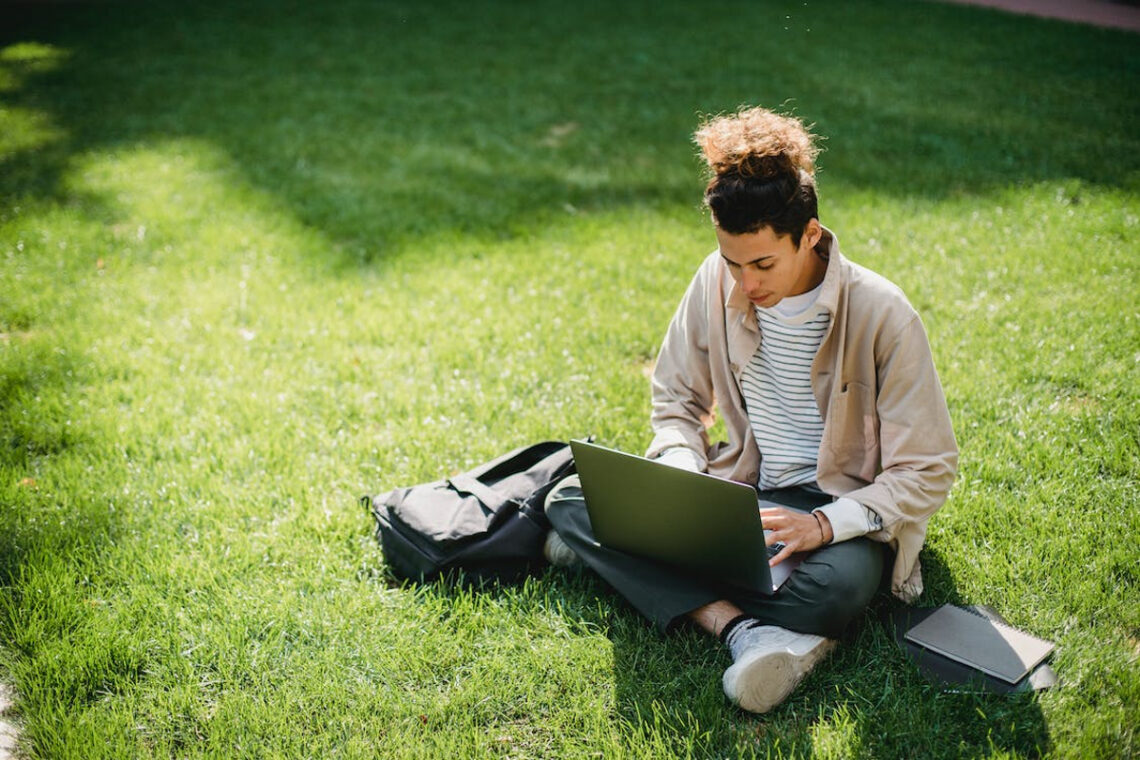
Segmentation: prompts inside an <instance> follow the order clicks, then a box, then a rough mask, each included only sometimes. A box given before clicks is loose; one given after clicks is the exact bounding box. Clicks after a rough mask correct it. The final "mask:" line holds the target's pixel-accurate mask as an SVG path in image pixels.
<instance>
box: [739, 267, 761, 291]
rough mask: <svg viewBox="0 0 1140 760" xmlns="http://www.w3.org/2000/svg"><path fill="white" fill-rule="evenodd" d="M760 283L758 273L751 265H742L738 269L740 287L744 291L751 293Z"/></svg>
mask: <svg viewBox="0 0 1140 760" xmlns="http://www.w3.org/2000/svg"><path fill="white" fill-rule="evenodd" d="M759 285H760V275H759V273H758V272H756V271H755V269H754V268H753V267H743V268H742V269H741V270H740V288H741V290H743V291H744V292H745V293H751V292H752V291H753V290H755V289H756V288H757V287H758V286H759Z"/></svg>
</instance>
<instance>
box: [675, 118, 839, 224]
mask: <svg viewBox="0 0 1140 760" xmlns="http://www.w3.org/2000/svg"><path fill="white" fill-rule="evenodd" d="M693 139H694V140H695V141H696V143H697V145H698V146H699V147H700V149H701V155H702V156H703V157H704V159H705V161H706V162H707V163H708V165H709V168H710V169H711V170H712V174H713V176H712V178H711V179H710V180H709V184H708V187H707V188H706V189H705V205H707V206H708V207H709V209H710V210H711V211H712V215H713V220H714V221H715V222H716V224H717V226H718V227H720V228H721V229H722V230H724V231H725V232H727V233H729V234H730V235H742V234H744V233H746V232H756V231H757V230H759V229H760V228H761V227H770V228H772V231H773V232H775V233H776V234H777V235H791V237H792V242H793V243H794V244H795V245H797V246H798V245H799V244H800V238H801V237H803V234H804V228H805V227H806V226H807V223H808V222H809V221H810V220H811V219H814V218H818V216H819V201H818V198H817V197H816V192H815V176H814V171H815V157H816V155H818V153H819V150H818V148H816V146H815V139H814V137H813V135H812V134H811V132H809V131H808V128H807V127H805V126H804V124H803V123H802V122H801V121H800V120H799V119H796V118H794V117H791V116H783V115H781V114H778V113H775V112H773V111H769V110H767V109H765V108H745V109H741V110H740V111H738V112H737V113H735V114H732V115H728V116H716V117H713V118H711V119H709V120H707V121H706V122H705V123H704V124H702V125H701V127H700V129H698V130H697V131H696V133H695V134H694V135H693Z"/></svg>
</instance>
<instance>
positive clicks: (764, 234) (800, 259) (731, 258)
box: [716, 219, 827, 308]
mask: <svg viewBox="0 0 1140 760" xmlns="http://www.w3.org/2000/svg"><path fill="white" fill-rule="evenodd" d="M821 234H822V228H821V227H820V225H819V222H818V221H816V220H815V219H812V220H811V221H810V222H808V225H807V228H805V229H804V234H803V235H802V236H801V237H800V244H799V245H798V246H796V245H794V244H793V243H792V237H791V235H777V234H776V233H775V232H773V231H772V228H771V227H761V228H760V229H759V230H757V231H756V232H746V233H744V234H742V235H731V234H729V233H727V232H725V231H724V230H722V229H720V227H717V228H716V239H717V242H719V243H720V255H721V257H723V258H724V261H725V263H726V264H727V265H728V271H729V272H731V273H732V276H733V277H734V278H735V279H736V282H737V283H738V284H739V285H740V289H741V290H743V291H744V294H745V295H746V296H748V300H750V301H752V303H754V304H756V305H757V306H763V307H765V308H771V307H773V306H775V305H776V304H778V303H779V302H780V301H782V300H784V299H785V298H787V297H788V296H797V295H800V294H801V293H806V292H807V291H809V290H811V289H812V288H814V287H815V286H816V285H818V284H819V283H820V282H822V281H823V272H824V271H825V270H826V269H827V265H826V263H825V262H824V261H823V259H821V258H820V257H819V256H816V255H815V253H814V252H813V251H812V248H813V247H814V246H815V244H816V243H817V242H819V238H820V235H821Z"/></svg>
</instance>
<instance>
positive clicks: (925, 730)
mask: <svg viewBox="0 0 1140 760" xmlns="http://www.w3.org/2000/svg"><path fill="white" fill-rule="evenodd" d="M922 560H923V567H924V574H925V578H926V581H927V586H928V589H930V591H929V594H928V596H926V597H924V599H923V600H922V602H921V604H922V605H923V606H936V604H942V603H955V604H965V603H967V602H966V601H965V600H962V599H961V598H960V597H959V596H958V594H957V593H956V591H955V590H954V584H953V580H952V578H951V576H950V574H949V571H948V568H947V566H946V564H945V563H944V562H943V560H942V558H941V557H940V556H939V554H938V552H937V551H934V550H931V549H930V548H929V547H928V548H927V549H925V550H924V551H923V555H922ZM537 580H538V581H539V585H541V586H542V587H544V591H543V593H544V594H545V598H542V597H539V596H536V595H534V594H530V595H529V597H528V595H527V594H525V593H524V594H518V593H517V592H516V591H514V590H511V589H512V587H508V586H499V585H497V584H494V583H491V584H486V585H483V586H478V587H475V588H477V589H478V590H477V591H476V593H483V594H490V595H492V596H497V597H502V598H506V597H510V600H511V601H512V602H513V603H517V602H518V601H519V599H520V598H530V599H531V602H532V603H533V604H537V605H541V606H545V607H549V606H550V605H551V604H552V602H551V599H557V600H558V602H557V609H558V611H559V612H560V613H561V614H562V615H563V616H564V617H566V619H567V622H568V623H569V624H570V628H571V629H572V630H593V631H600V632H602V633H603V634H604V635H605V636H606V638H607V639H609V641H610V642H611V644H612V648H613V650H612V651H613V682H614V695H615V705H614V707H615V717H616V718H617V719H618V721H619V727H620V731H621V734H622V740H623V742H625V743H627V745H628V746H638V747H643V748H644V747H651V748H653V749H654V751H661V752H665V753H667V754H670V755H675V756H712V755H715V756H721V755H732V756H738V755H741V754H747V753H756V754H759V755H766V754H768V752H769V751H775V750H778V751H779V752H780V753H781V755H780V756H794V757H801V756H802V757H808V756H811V755H813V754H815V753H816V752H823V753H827V754H829V755H830V756H835V755H837V754H838V755H839V756H844V755H847V754H850V753H852V752H856V753H858V754H859V755H860V756H871V757H916V756H922V757H932V758H933V757H960V756H962V755H963V754H964V753H966V754H972V755H990V754H995V753H1010V754H1013V755H1016V756H1023V757H1035V756H1040V755H1043V754H1045V753H1047V752H1048V751H1049V750H1050V747H1051V741H1050V737H1049V731H1048V726H1047V724H1046V722H1045V718H1044V716H1043V714H1042V712H1041V709H1040V706H1039V704H1038V702H1037V699H1036V696H1035V695H1034V694H1033V693H1028V694H1013V695H994V694H982V693H954V692H953V691H952V690H951V689H950V688H949V687H943V686H942V685H940V684H935V683H932V682H930V681H928V680H927V679H926V678H925V677H924V676H923V675H922V674H921V673H920V672H919V670H918V668H917V666H916V665H915V663H914V662H913V661H912V660H910V658H909V657H908V656H907V655H906V653H905V652H904V651H903V649H902V648H901V647H900V646H899V645H898V644H897V642H896V641H895V639H894V635H893V631H892V629H891V625H890V623H889V622H888V621H887V619H886V616H887V613H889V611H890V610H892V609H897V608H899V607H900V606H902V605H901V603H899V602H896V601H894V600H893V599H891V598H889V597H888V596H887V595H885V594H884V595H880V597H879V598H877V599H876V601H875V603H874V604H873V605H872V607H871V609H869V610H868V611H867V612H866V613H865V614H864V616H863V617H862V619H861V620H859V621H858V622H857V623H856V624H855V625H854V626H853V627H852V629H851V630H849V631H848V632H847V633H846V634H845V635H844V637H843V640H842V641H841V644H840V647H839V648H838V649H837V650H836V652H835V653H834V654H833V655H832V656H831V657H830V658H829V659H828V660H827V661H825V662H824V663H823V664H821V665H820V666H819V667H818V668H816V670H815V671H813V673H812V674H811V675H810V676H809V677H808V678H807V679H806V680H805V681H804V682H803V683H801V684H800V685H799V687H797V689H796V690H795V692H793V694H792V696H791V697H790V698H789V699H788V700H787V701H786V702H785V703H784V704H782V705H780V706H779V707H777V708H776V709H775V710H773V711H772V712H770V713H768V714H767V715H761V716H757V715H751V714H749V713H746V712H743V711H740V710H738V709H736V708H734V707H732V705H730V704H729V702H728V701H727V699H726V698H725V696H724V693H723V690H722V687H721V675H722V673H723V671H724V668H726V667H727V666H728V665H729V664H730V660H729V658H728V655H727V653H726V652H725V650H724V647H723V646H721V645H720V643H719V642H717V641H715V640H713V639H712V638H711V637H709V636H708V635H707V634H705V633H703V632H701V631H698V630H696V629H695V628H692V627H687V626H683V627H681V628H679V629H677V630H676V631H674V632H671V633H670V634H667V635H662V634H660V633H659V632H658V631H657V630H656V629H655V628H653V626H651V625H650V624H649V623H647V622H646V621H645V620H644V619H643V618H642V617H641V616H640V615H639V614H638V613H637V612H636V611H635V610H634V609H633V608H632V607H631V606H629V605H628V604H626V603H625V601H624V600H623V599H622V598H621V597H620V596H618V595H617V594H616V593H614V592H613V591H612V590H611V589H609V588H608V587H607V586H606V584H605V583H604V582H603V581H601V580H600V579H599V578H598V577H597V576H595V575H593V574H592V573H590V572H588V571H585V570H580V569H579V570H569V571H566V570H554V569H552V570H550V571H549V572H547V573H546V574H545V575H543V576H541V577H540V578H539V579H537ZM472 588H473V587H472V586H471V585H464V584H462V583H457V584H456V583H441V584H438V585H436V586H435V587H434V592H433V593H440V594H443V595H448V594H455V593H460V589H462V593H469V592H470V591H471V589H472ZM935 600H937V601H935Z"/></svg>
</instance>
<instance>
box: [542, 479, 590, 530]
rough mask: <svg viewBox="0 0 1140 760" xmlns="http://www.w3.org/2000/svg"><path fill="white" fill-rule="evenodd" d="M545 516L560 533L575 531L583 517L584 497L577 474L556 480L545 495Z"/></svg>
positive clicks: (579, 526) (584, 510) (584, 508)
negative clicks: (554, 484)
mask: <svg viewBox="0 0 1140 760" xmlns="http://www.w3.org/2000/svg"><path fill="white" fill-rule="evenodd" d="M544 509H545V511H546V517H547V519H548V520H550V524H551V525H553V526H554V529H555V530H556V531H558V533H559V534H560V535H563V536H565V535H566V534H567V533H576V532H579V530H580V529H581V527H582V526H581V523H582V521H583V519H585V512H586V499H585V498H584V497H583V496H582V483H581V481H580V480H578V476H577V475H570V476H567V477H565V478H563V479H562V480H561V481H559V482H558V484H557V485H556V486H554V488H552V489H550V493H549V494H547V496H546V504H545V505H544Z"/></svg>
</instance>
